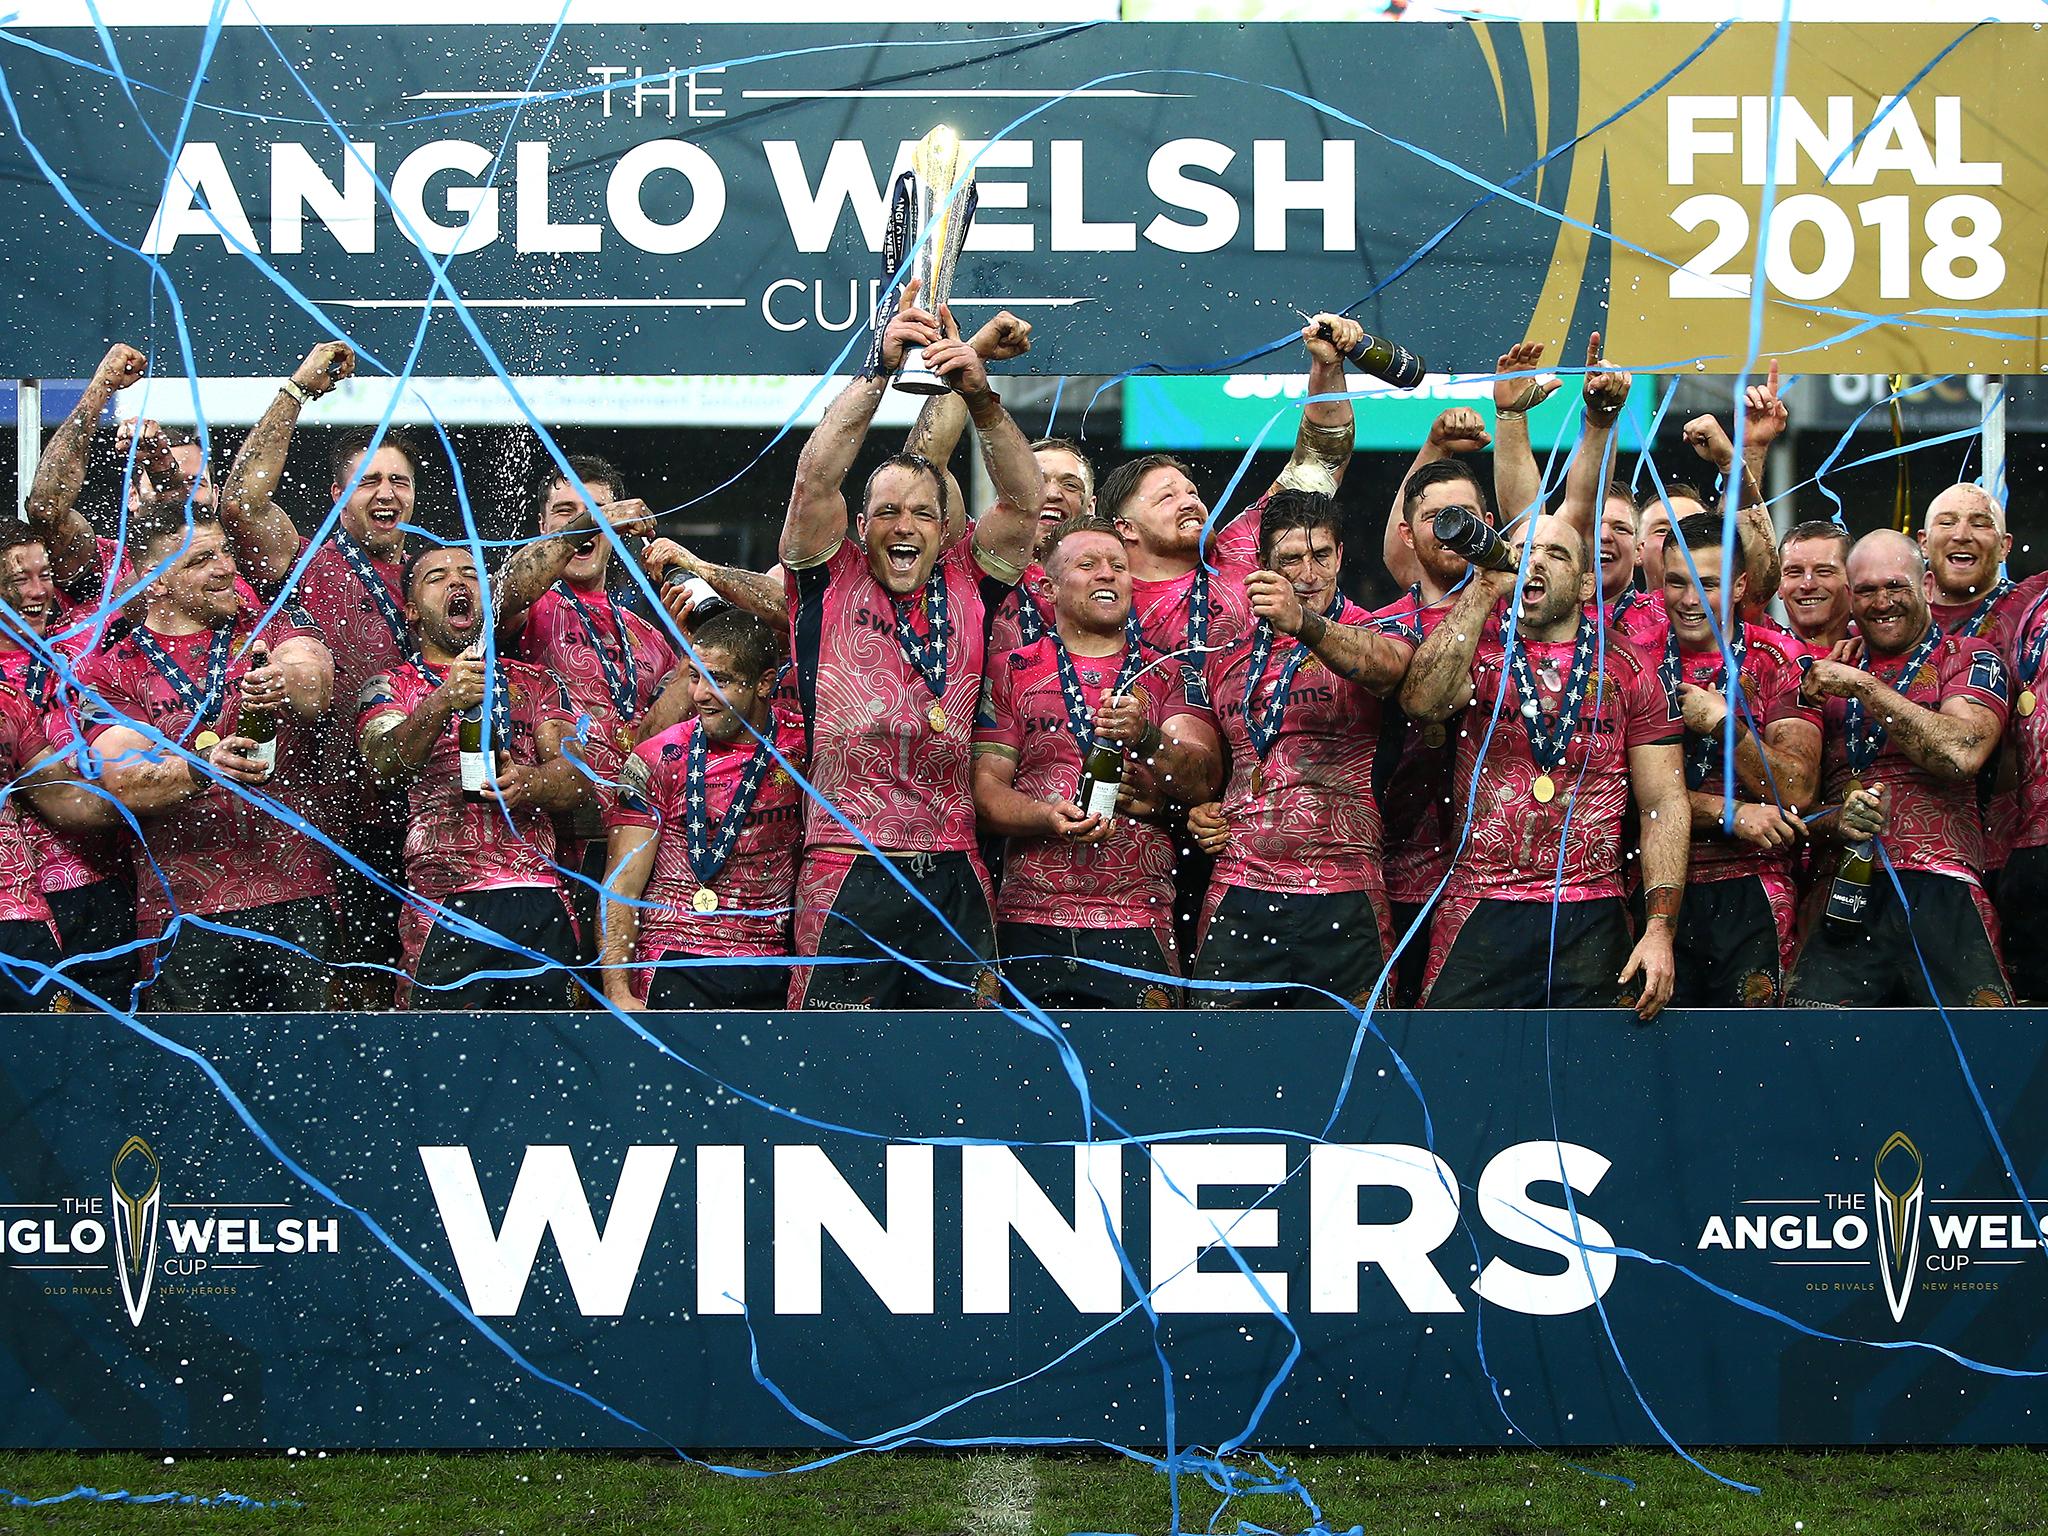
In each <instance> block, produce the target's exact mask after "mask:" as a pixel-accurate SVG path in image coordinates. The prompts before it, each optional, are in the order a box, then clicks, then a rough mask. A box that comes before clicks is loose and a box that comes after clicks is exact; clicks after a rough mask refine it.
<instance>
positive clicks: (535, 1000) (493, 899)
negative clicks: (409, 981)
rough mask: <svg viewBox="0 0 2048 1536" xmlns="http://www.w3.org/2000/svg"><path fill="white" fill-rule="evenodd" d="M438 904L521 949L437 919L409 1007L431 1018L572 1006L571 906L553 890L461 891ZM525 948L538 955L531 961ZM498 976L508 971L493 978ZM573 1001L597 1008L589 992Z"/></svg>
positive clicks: (524, 887) (422, 950) (517, 887)
mask: <svg viewBox="0 0 2048 1536" xmlns="http://www.w3.org/2000/svg"><path fill="white" fill-rule="evenodd" d="M441 905H442V906H444V907H446V908H447V909H448V910H449V911H451V912H460V913H461V914H462V915H463V916H464V917H466V918H468V919H469V920H470V921H471V922H473V923H475V924H476V925H477V926H478V927H480V928H485V929H488V930H489V931H490V932H492V933H495V934H497V935H499V936H500V937H502V938H503V939H505V940H506V941H507V944H508V945H517V946H518V948H510V947H500V946H499V945H496V944H490V943H486V942H485V941H483V940H482V939H472V938H469V937H467V936H466V935H463V934H459V933H457V932H455V931H454V930H453V929H451V928H449V927H448V926H447V925H445V924H444V923H438V922H437V923H436V924H435V925H434V927H433V928H432V930H431V931H430V932H429V933H428V934H427V939H426V943H425V944H423V945H422V946H421V947H420V958H419V963H418V964H417V965H415V966H414V967H413V987H412V1006H413V1007H414V1008H416V1009H419V1010H421V1011H422V1012H429V1013H471V1012H475V1011H478V1010H481V1009H493V1008H495V1009H515V1010H518V1011H520V1012H525V1013H545V1012H551V1011H553V1010H555V1009H558V1008H563V1007H566V1006H569V1005H570V1003H571V1001H572V999H571V997H570V992H569V978H568V971H569V962H570V961H571V960H572V959H574V958H575V954H576V936H575V933H574V931H573V927H572V925H571V923H570V921H569V909H568V908H567V907H565V906H563V905H562V898H561V896H560V895H559V894H557V893H556V891H555V889H554V887H552V886H545V885H508V886H503V887H500V888H499V889H497V890H491V891H461V892H458V893H457V894H455V895H453V896H450V897H449V898H448V899H447V900H446V901H444V902H442V903H441ZM527 950H530V951H532V955H539V956H542V957H543V958H542V959H541V960H535V959H534V958H532V955H529V954H527V953H525V952H524V951H527ZM500 971H502V972H506V973H508V974H505V975H495V974H492V973H494V972H500ZM515 973H516V974H515ZM575 1001H576V1003H577V1005H578V1006H585V1007H594V1006H596V1004H595V1003H594V1001H593V1000H592V999H591V998H590V997H589V995H588V994H579V995H578V997H577V998H576V999H575Z"/></svg>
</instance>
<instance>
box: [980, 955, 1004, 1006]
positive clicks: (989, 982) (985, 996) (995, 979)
mask: <svg viewBox="0 0 2048 1536" xmlns="http://www.w3.org/2000/svg"><path fill="white" fill-rule="evenodd" d="M1002 990H1003V978H1002V977H1000V976H998V975H997V974H996V972H995V969H994V967H992V966H986V965H984V966H983V967H982V968H981V969H980V970H978V971H976V972H975V973H974V1000H975V1002H977V1003H978V1004H980V1005H981V1006H982V1007H984V1008H993V1007H994V1006H995V1003H996V999H997V998H998V997H999V996H1001V995H1002Z"/></svg>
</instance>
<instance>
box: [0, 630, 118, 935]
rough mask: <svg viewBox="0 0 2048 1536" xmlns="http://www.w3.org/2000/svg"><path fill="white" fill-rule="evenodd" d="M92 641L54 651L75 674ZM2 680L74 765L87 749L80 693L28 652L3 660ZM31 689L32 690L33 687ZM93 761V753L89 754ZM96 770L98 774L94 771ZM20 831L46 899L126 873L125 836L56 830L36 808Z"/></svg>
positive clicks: (25, 813) (28, 810) (25, 810)
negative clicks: (82, 749)
mask: <svg viewBox="0 0 2048 1536" xmlns="http://www.w3.org/2000/svg"><path fill="white" fill-rule="evenodd" d="M89 638H90V637H89V636H86V635H79V636H76V637H74V638H73V639H70V640H65V641H60V642H59V643H58V644H57V646H56V649H57V651H58V652H59V653H60V654H61V655H62V656H64V657H65V659H66V661H65V664H66V665H67V666H69V667H70V668H71V669H72V671H73V673H74V675H75V673H76V670H77V667H78V663H79V658H80V657H82V656H85V655H88V654H90V653H89V652H88V651H87V650H86V643H87V641H88V640H89ZM0 678H4V679H5V681H6V682H7V683H8V684H9V685H10V686H11V687H13V688H14V689H15V690H17V691H18V692H19V693H21V694H22V696H23V697H25V698H26V699H27V700H28V701H29V703H30V704H31V705H33V706H34V708H35V710H36V712H37V715H38V717H39V718H40V719H41V721H42V726H43V736H44V739H45V740H47V741H48V742H49V744H50V746H51V748H52V750H54V751H55V752H56V753H57V755H58V756H60V757H63V758H67V759H69V760H71V762H72V763H73V764H74V765H76V764H77V763H78V760H79V757H80V755H81V754H80V752H79V748H80V747H81V746H82V745H83V738H82V737H81V735H80V728H81V720H82V718H83V715H82V701H81V700H80V698H79V695H78V690H77V689H76V688H74V687H72V686H71V685H70V684H69V683H67V682H66V681H65V680H64V679H63V678H62V677H61V676H59V674H58V672H57V669H56V668H55V667H51V666H47V665H44V664H42V663H40V662H39V661H38V660H37V658H35V657H33V656H31V655H30V654H29V653H28V652H27V651H19V650H17V651H9V652H7V653H6V654H5V655H0ZM31 684H33V686H31ZM85 755H86V756H87V757H88V758H89V757H90V753H89V751H88V752H87V753H86V754H85ZM95 771H97V770H95ZM21 831H22V836H23V837H24V838H26V839H27V841H28V847H29V854H30V856H31V857H32V858H33V859H34V861H35V866H36V883H37V884H38V885H39V886H40V887H41V888H42V891H43V894H44V895H48V894H49V893H50V892H52V891H75V890H78V889H79V888H81V887H82V886H88V885H97V884H99V882H100V881H102V880H109V879H113V878H114V877H116V876H125V875H126V874H127V873H128V847H127V837H126V835H125V834H124V833H121V832H117V831H111V830H110V831H104V832H76V831H72V830H70V829H69V828H65V827H53V826H51V825H50V824H49V823H48V822H46V821H44V820H43V819H42V818H41V817H40V816H38V815H36V813H35V810H34V808H33V807H32V806H28V805H23V806H22V808H21Z"/></svg>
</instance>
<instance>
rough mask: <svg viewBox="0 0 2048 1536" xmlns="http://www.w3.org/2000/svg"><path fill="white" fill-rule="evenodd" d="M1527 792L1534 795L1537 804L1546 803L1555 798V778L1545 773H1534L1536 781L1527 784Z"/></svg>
mask: <svg viewBox="0 0 2048 1536" xmlns="http://www.w3.org/2000/svg"><path fill="white" fill-rule="evenodd" d="M1529 793H1530V794H1532V795H1534V796H1535V797H1536V803H1537V804H1538V805H1548V804H1550V802H1551V801H1553V800H1555V799H1556V798H1557V780H1555V779H1553V778H1552V777H1551V776H1550V775H1549V774H1547V773H1539V774H1537V775H1536V782H1535V783H1534V784H1532V785H1530V786H1529Z"/></svg>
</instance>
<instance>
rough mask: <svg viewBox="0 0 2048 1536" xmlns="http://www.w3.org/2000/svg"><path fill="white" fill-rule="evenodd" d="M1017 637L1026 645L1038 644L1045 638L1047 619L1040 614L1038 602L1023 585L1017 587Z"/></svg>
mask: <svg viewBox="0 0 2048 1536" xmlns="http://www.w3.org/2000/svg"><path fill="white" fill-rule="evenodd" d="M1017 638H1018V640H1019V641H1020V642H1022V644H1024V645H1036V644H1038V642H1039V641H1041V640H1043V639H1044V638H1045V620H1044V619H1042V618H1040V617H1039V616H1038V604H1036V603H1034V602H1033V601H1032V600H1031V595H1030V594H1029V593H1028V592H1026V591H1025V590H1024V589H1023V588H1022V587H1019V588H1017Z"/></svg>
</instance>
